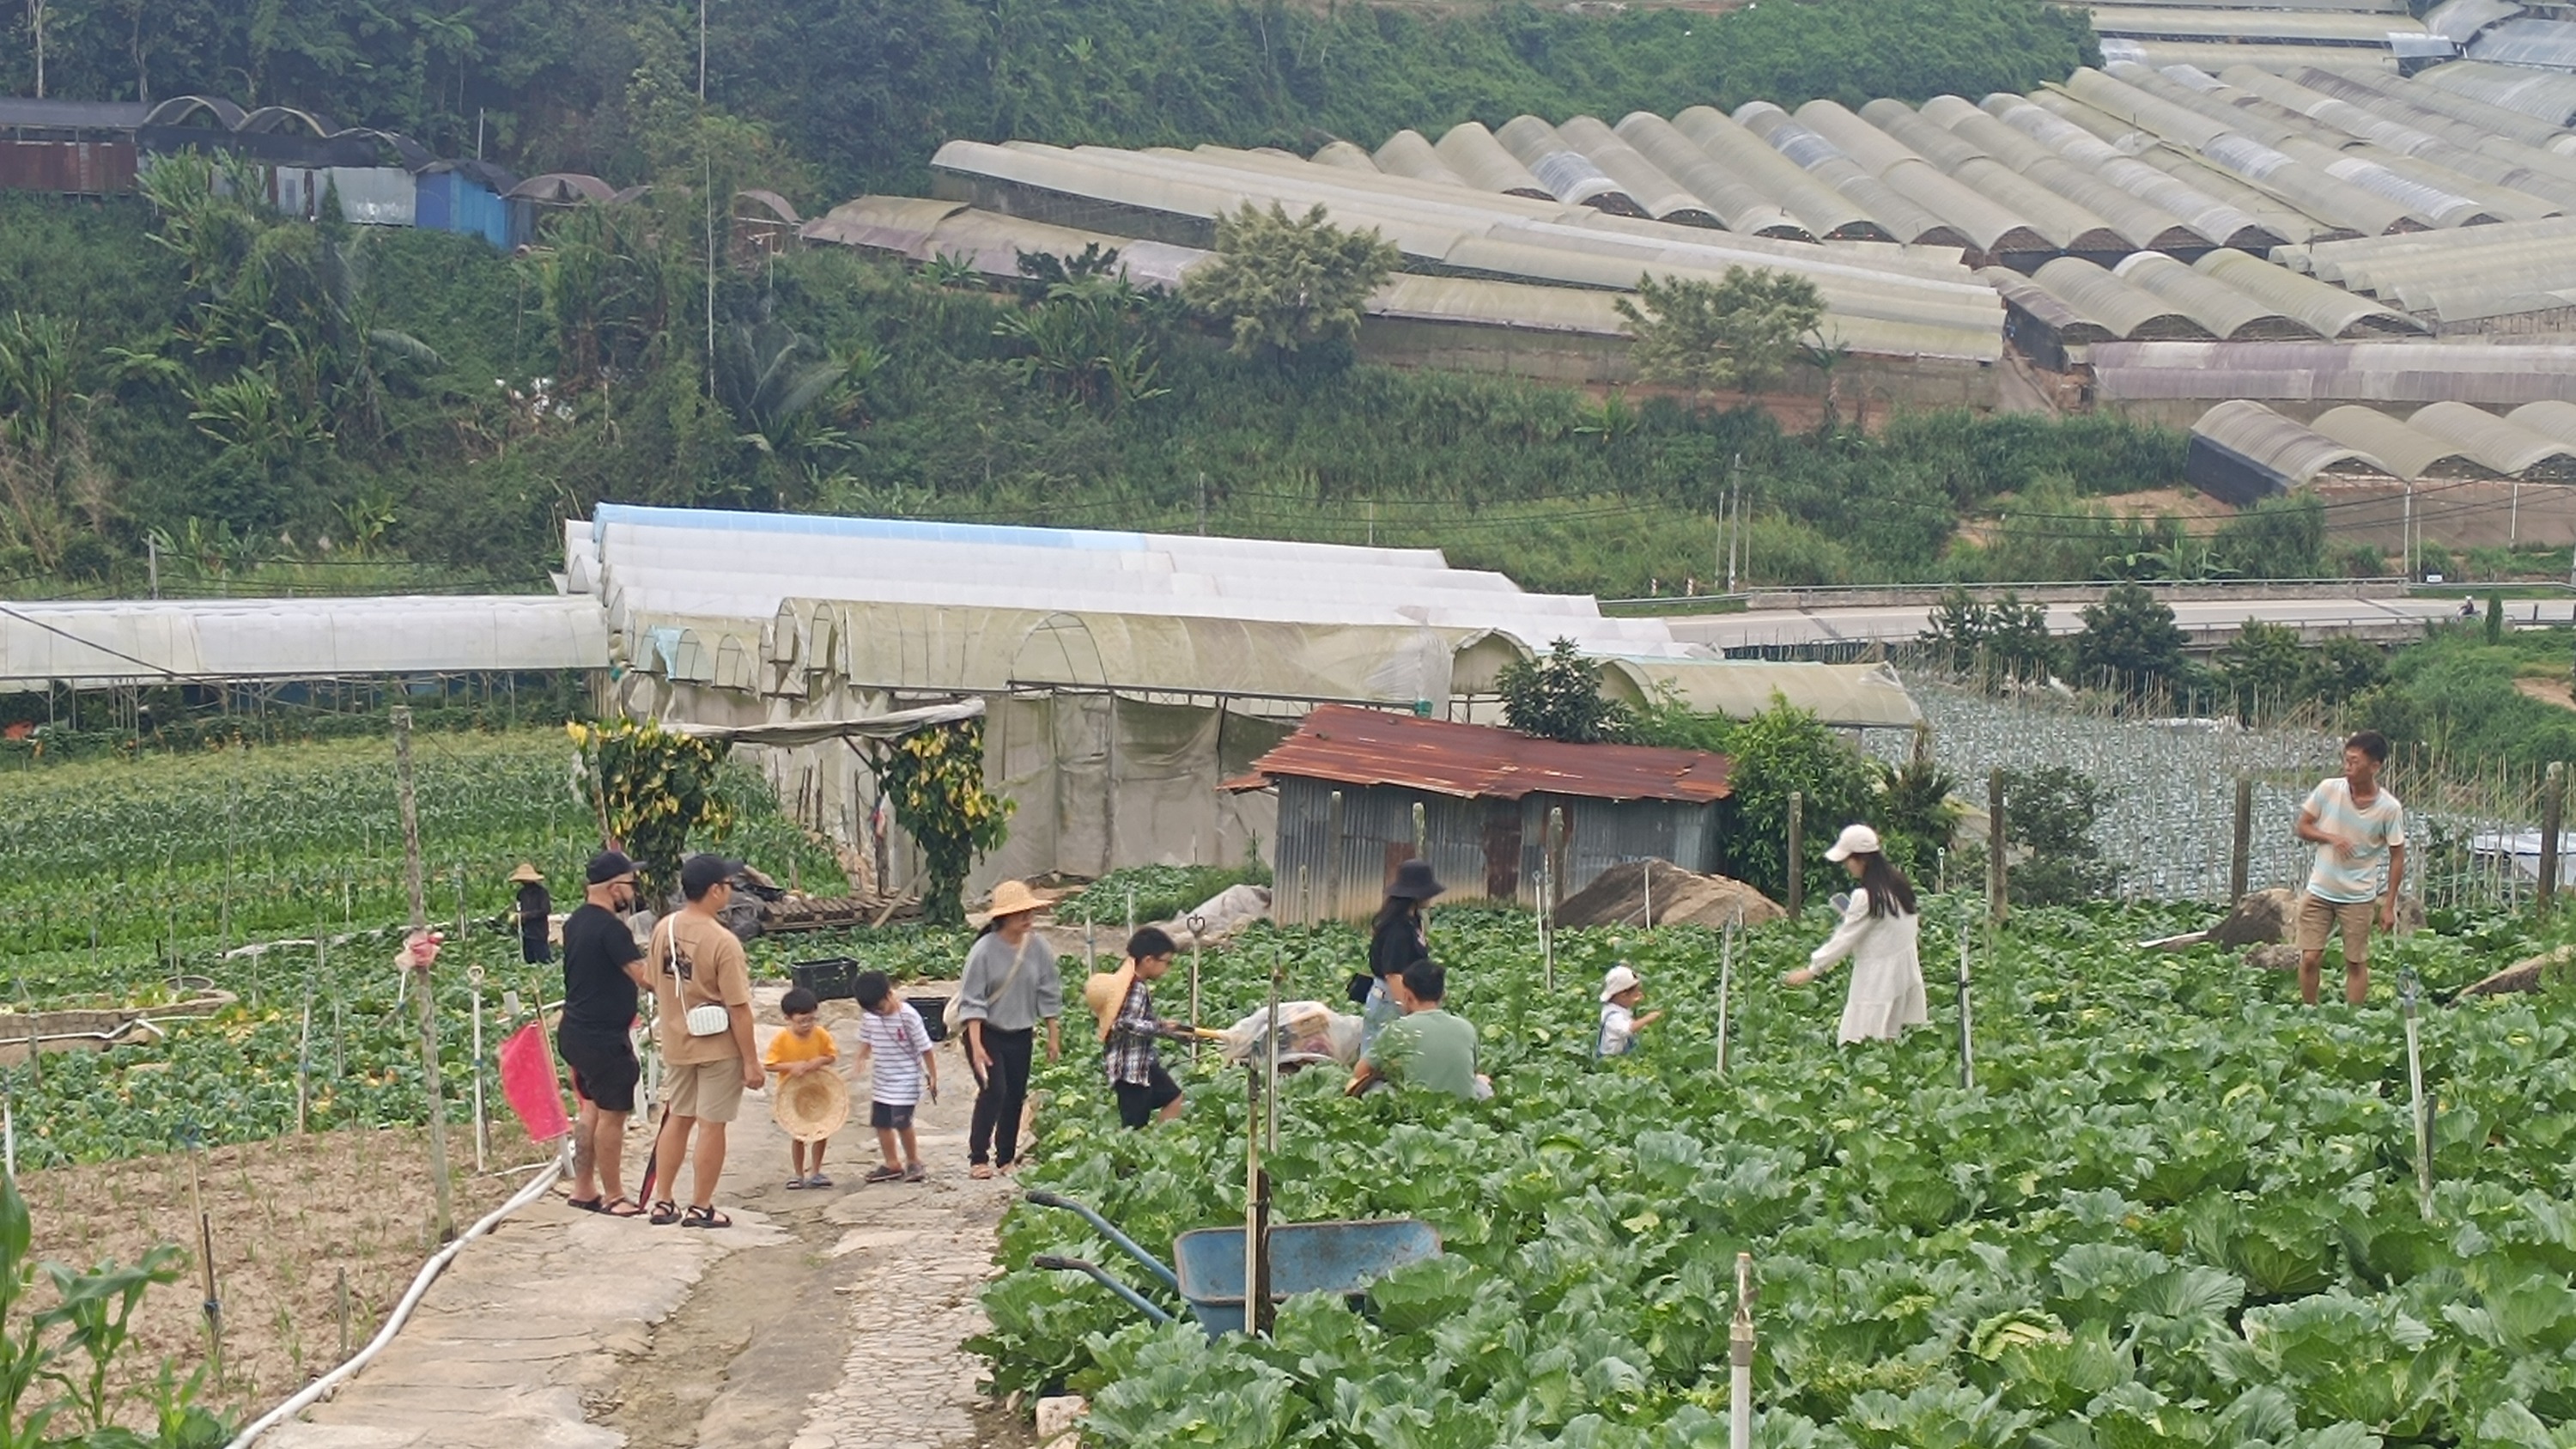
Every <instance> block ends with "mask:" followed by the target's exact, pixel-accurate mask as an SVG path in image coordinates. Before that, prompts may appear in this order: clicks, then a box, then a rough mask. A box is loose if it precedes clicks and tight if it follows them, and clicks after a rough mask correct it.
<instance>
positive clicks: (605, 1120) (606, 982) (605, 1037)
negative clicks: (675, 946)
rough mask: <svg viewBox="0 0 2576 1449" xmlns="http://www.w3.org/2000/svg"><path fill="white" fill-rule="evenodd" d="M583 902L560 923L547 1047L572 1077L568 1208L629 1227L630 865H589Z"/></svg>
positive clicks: (639, 954) (620, 859)
mask: <svg viewBox="0 0 2576 1449" xmlns="http://www.w3.org/2000/svg"><path fill="white" fill-rule="evenodd" d="M587 879H588V882H589V885H588V889H586V890H584V891H583V892H582V903H581V905H580V906H579V907H578V908H576V909H575V910H574V911H573V913H572V914H571V915H570V916H567V917H565V918H564V926H563V970H564V1005H563V1023H562V1025H560V1026H558V1027H556V1028H555V1045H556V1047H557V1048H558V1049H559V1050H560V1051H561V1052H562V1053H563V1059H564V1064H565V1065H566V1066H569V1067H571V1068H572V1087H573V1093H574V1095H575V1096H577V1097H578V1098H579V1099H580V1102H581V1117H580V1120H579V1121H577V1122H575V1123H574V1124H573V1129H572V1204H571V1205H572V1206H574V1207H577V1208H582V1209H585V1210H587V1211H590V1212H595V1213H606V1214H608V1215H609V1216H610V1217H619V1218H631V1217H635V1216H637V1215H639V1214H640V1213H642V1211H643V1209H642V1208H641V1207H640V1206H638V1205H637V1204H636V1202H635V1201H634V1199H632V1198H629V1197H628V1196H627V1195H626V1184H625V1181H624V1179H623V1176H622V1167H623V1163H624V1158H625V1147H626V1119H627V1116H628V1115H629V1114H630V1113H632V1112H633V1111H634V1110H635V1083H636V1080H637V1078H639V1077H640V1076H641V1075H642V1074H643V1068H642V1066H641V1064H639V1063H638V1062H637V1061H636V1059H635V1040H634V1038H633V1037H632V1036H631V1035H630V1034H629V1033H630V1032H631V1031H632V1030H633V1028H634V1025H635V1001H636V993H637V992H638V991H641V990H642V989H643V987H644V951H643V948H641V947H639V946H637V945H636V944H635V936H634V933H633V932H631V931H629V930H627V928H626V922H625V920H624V919H623V918H621V917H620V916H619V914H618V913H619V912H621V911H626V910H631V909H633V907H634V904H635V862H633V861H631V860H628V859H627V858H626V856H625V855H624V854H623V853H622V852H619V851H614V850H603V851H601V852H600V853H599V854H597V855H594V856H592V857H591V858H590V869H589V871H588V874H587Z"/></svg>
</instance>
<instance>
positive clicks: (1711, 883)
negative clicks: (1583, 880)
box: [1557, 860, 1788, 926]
mask: <svg viewBox="0 0 2576 1449" xmlns="http://www.w3.org/2000/svg"><path fill="white" fill-rule="evenodd" d="M1650 903H1651V904H1652V906H1653V908H1654V919H1653V920H1651V921H1650V920H1648V919H1646V911H1647V907H1648V905H1649V904H1650ZM1787 914H1788V912H1786V911H1784V910H1782V909H1780V905H1779V903H1778V902H1776V901H1774V900H1772V899H1771V898H1770V897H1769V896H1766V895H1764V894H1762V892H1760V891H1758V890H1755V889H1754V888H1753V887H1751V886H1749V885H1746V884H1745V883H1744V882H1742V881H1740V880H1736V879H1734V878H1732V877H1729V876H1722V875H1700V874H1698V873H1697V872H1694V871H1687V870H1684V869H1682V868H1681V867H1680V866H1677V865H1675V864H1673V863H1672V862H1671V861H1667V860H1640V861H1623V862H1621V863H1620V864H1618V865H1614V866H1612V867H1610V868H1609V869H1608V870H1605V871H1603V872H1602V873H1601V874H1600V875H1599V876H1597V877H1595V878H1594V879H1593V882H1592V884H1590V885H1588V886H1585V887H1584V888H1583V889H1581V890H1579V891H1577V892H1575V893H1574V894H1573V895H1572V896H1570V897H1568V898H1567V899H1566V901H1565V904H1564V905H1563V906H1562V907H1561V908H1560V909H1559V910H1558V912H1557V923H1558V924H1559V925H1564V926H1724V925H1725V924H1726V923H1727V922H1729V921H1736V922H1740V923H1741V924H1743V925H1747V926H1759V925H1761V924H1763V923H1764V922H1766V921H1776V920H1779V919H1780V918H1781V917H1783V916H1785V915H1787Z"/></svg>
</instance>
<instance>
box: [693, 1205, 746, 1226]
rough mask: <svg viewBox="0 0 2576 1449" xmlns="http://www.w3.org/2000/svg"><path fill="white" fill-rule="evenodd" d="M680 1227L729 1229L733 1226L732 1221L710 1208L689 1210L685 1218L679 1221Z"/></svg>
mask: <svg viewBox="0 0 2576 1449" xmlns="http://www.w3.org/2000/svg"><path fill="white" fill-rule="evenodd" d="M680 1226H681V1227H684V1228H729V1227H732V1226H733V1219H731V1218H729V1217H726V1216H725V1215H724V1214H723V1213H720V1212H717V1211H716V1210H715V1209H714V1208H711V1207H693V1208H691V1209H689V1211H688V1214H687V1215H686V1216H684V1217H682V1218H681V1219H680Z"/></svg>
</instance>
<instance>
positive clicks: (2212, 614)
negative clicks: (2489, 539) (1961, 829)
mask: <svg viewBox="0 0 2576 1449" xmlns="http://www.w3.org/2000/svg"><path fill="white" fill-rule="evenodd" d="M2171 607H2172V608H2173V611H2174V622H2175V623H2177V624H2179V625H2181V626H2182V629H2183V632H2185V633H2186V634H2189V635H2190V636H2192V640H2193V642H2194V643H2200V644H2223V643H2225V642H2226V641H2227V640H2229V639H2231V638H2233V637H2235V634H2236V631H2237V630H2238V628H2239V627H2240V626H2242V625H2243V624H2244V622H2245V621H2246V620H2247V619H2249V618H2252V619H2261V620H2263V621H2264V622H2265V623H2270V624H2287V625H2290V626H2293V627H2295V628H2297V629H2298V630H2299V632H2300V633H2301V634H2303V635H2305V636H2307V637H2308V638H2310V639H2319V638H2325V637H2328V636H2331V635H2336V634H2358V635H2361V636H2363V637H2365V638H2371V639H2378V640H2383V641H2387V642H2397V641H2401V640H2406V639H2412V638H2416V637H2418V636H2419V635H2421V634H2422V633H2423V631H2424V629H2425V626H2426V625H2428V624H2431V623H2434V622H2437V621H2439V620H2442V619H2446V618H2451V617H2454V616H2456V615H2457V614H2458V613H2459V605H2458V604H2457V603H2455V602H2452V601H2450V600H2445V599H2365V598H2358V597H2356V598H2348V599H2212V600H2183V601H2181V602H2178V603H2175V604H2173V605H2172V606H2171ZM2047 608H2048V627H2049V630H2050V632H2052V633H2056V634H2073V633H2076V632H2078V631H2079V630H2081V629H2082V628H2083V627H2084V620H2083V617H2082V616H2083V609H2084V606H2083V605H2081V604H2051V605H2048V606H2047ZM2571 609H2576V605H2571V604H2569V603H2564V602H2560V601H2558V600H2549V601H2545V602H2528V601H2526V602H2516V603H2511V604H2508V605H2506V610H2505V612H2506V616H2507V617H2508V618H2510V619H2512V620H2513V621H2514V622H2516V623H2518V624H2528V623H2532V622H2535V621H2537V622H2543V623H2558V624H2564V623H2568V622H2570V611H2571ZM2535 611H2537V612H2535ZM1931 613H1932V611H1931V610H1930V609H1928V608H1913V607H1877V606H1864V607H1857V608H1818V609H1764V610H1759V611H1756V612H1751V613H1743V614H1697V615H1679V616H1673V617H1668V618H1666V619H1665V621H1664V622H1665V623H1666V624H1668V625H1670V626H1671V627H1672V631H1673V637H1675V638H1677V639H1681V640H1685V641H1687V642H1690V643H1694V644H1708V645H1713V646H1715V647H1718V648H1721V649H1729V648H1743V647H1750V646H1758V645H1797V644H1829V643H1837V642H1851V641H1863V642H1866V641H1871V640H1878V641H1884V642H1887V643H1891V644H1898V643H1907V642H1910V641H1912V640H1913V639H1915V638H1916V637H1917V636H1919V635H1920V634H1922V632H1923V631H1924V628H1925V627H1926V625H1927V623H1928V621H1929V620H1930V617H1931Z"/></svg>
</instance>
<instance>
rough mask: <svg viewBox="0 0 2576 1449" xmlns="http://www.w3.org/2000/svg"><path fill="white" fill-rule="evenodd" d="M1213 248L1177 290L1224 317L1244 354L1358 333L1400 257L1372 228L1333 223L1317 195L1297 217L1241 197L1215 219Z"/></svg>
mask: <svg viewBox="0 0 2576 1449" xmlns="http://www.w3.org/2000/svg"><path fill="white" fill-rule="evenodd" d="M1216 253H1217V254H1216V258H1215V260H1213V261H1211V262H1208V263H1207V264H1206V265H1204V266H1201V267H1199V268H1198V269H1197V270H1195V271H1193V272H1191V273H1190V275H1189V277H1188V279H1187V280H1186V281H1185V282H1183V284H1182V288H1181V291H1182V295H1183V296H1185V297H1187V298H1188V299H1189V301H1190V304H1191V305H1192V306H1194V307H1196V308H1197V309H1198V310H1199V311H1201V312H1203V313H1205V314H1206V315H1208V316H1209V317H1212V318H1214V319H1216V320H1217V321H1219V322H1223V323H1225V324H1226V325H1227V327H1228V328H1229V329H1230V330H1231V332H1232V333H1233V336H1234V350H1235V352H1237V353H1238V354H1241V355H1243V356H1247V357H1248V356H1251V355H1253V354H1255V353H1264V354H1269V355H1272V356H1277V355H1281V354H1286V353H1295V352H1300V351H1303V350H1305V349H1306V348H1308V347H1311V346H1313V345H1315V344H1316V343H1319V342H1338V341H1347V340H1349V339H1350V338H1353V337H1356V336H1358V335H1359V330H1360V318H1361V316H1362V315H1363V309H1364V308H1365V307H1366V306H1367V305H1368V299H1369V298H1370V297H1371V296H1373V295H1375V293H1376V292H1377V289H1378V288H1379V287H1381V286H1383V285H1385V283H1386V279H1387V277H1388V275H1389V274H1390V273H1392V272H1394V270H1395V269H1396V268H1397V267H1398V266H1400V265H1402V264H1403V261H1404V254H1403V253H1402V252H1399V251H1397V250H1396V248H1395V244H1394V243H1392V242H1389V241H1387V240H1385V239H1384V238H1382V237H1380V236H1379V235H1378V234H1377V231H1376V229H1375V228H1371V229H1369V230H1367V231H1351V230H1348V229H1345V228H1343V227H1338V226H1335V225H1333V224H1332V222H1331V221H1330V220H1329V219H1328V218H1327V214H1326V212H1325V210H1324V207H1323V204H1322V203H1320V202H1318V203H1317V204H1316V205H1315V206H1314V208H1313V209H1312V210H1310V211H1308V212H1307V213H1306V214H1305V215H1304V216H1302V217H1291V216H1289V215H1288V212H1287V210H1286V208H1284V207H1282V206H1281V205H1280V204H1279V203H1278V202H1275V201H1274V202H1272V203H1270V209H1269V210H1268V211H1266V212H1265V211H1261V210H1259V209H1257V208H1255V207H1254V206H1253V205H1252V203H1250V202H1245V203H1244V205H1243V209H1242V210H1241V211H1238V212H1235V213H1233V214H1232V215H1229V216H1220V217H1218V218H1217V222H1216Z"/></svg>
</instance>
